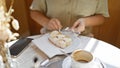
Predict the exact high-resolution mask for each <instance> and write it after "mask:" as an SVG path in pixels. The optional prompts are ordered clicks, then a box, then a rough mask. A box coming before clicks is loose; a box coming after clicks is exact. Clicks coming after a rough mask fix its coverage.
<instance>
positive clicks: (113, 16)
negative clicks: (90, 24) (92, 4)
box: [93, 0, 120, 47]
mask: <svg viewBox="0 0 120 68" xmlns="http://www.w3.org/2000/svg"><path fill="white" fill-rule="evenodd" d="M108 1H109V13H110V18H108V20H107V21H106V22H105V24H103V25H101V26H99V27H96V28H95V29H94V30H93V32H94V35H95V37H96V38H98V39H100V40H103V41H106V42H108V43H110V44H113V45H115V46H117V47H120V8H119V7H120V4H119V3H120V0H114V1H113V0H108Z"/></svg>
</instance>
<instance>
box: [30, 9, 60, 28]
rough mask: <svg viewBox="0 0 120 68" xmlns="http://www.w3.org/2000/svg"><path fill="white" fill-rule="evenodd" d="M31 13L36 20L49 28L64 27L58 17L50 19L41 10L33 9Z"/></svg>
mask: <svg viewBox="0 0 120 68" xmlns="http://www.w3.org/2000/svg"><path fill="white" fill-rule="evenodd" d="M30 15H31V18H32V19H33V20H34V21H36V22H37V23H39V24H40V25H42V26H43V27H45V28H47V29H48V30H58V29H61V27H62V25H61V23H60V21H59V20H58V19H56V18H52V19H50V18H48V17H47V16H45V15H44V14H43V13H41V12H39V11H35V10H31V12H30Z"/></svg>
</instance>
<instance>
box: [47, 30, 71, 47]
mask: <svg viewBox="0 0 120 68" xmlns="http://www.w3.org/2000/svg"><path fill="white" fill-rule="evenodd" d="M48 39H49V41H50V42H51V43H53V44H54V45H56V46H57V47H60V48H66V47H67V46H70V45H71V43H72V39H71V37H69V36H67V35H64V34H62V33H61V32H59V31H52V32H51V33H50V36H49V38H48Z"/></svg>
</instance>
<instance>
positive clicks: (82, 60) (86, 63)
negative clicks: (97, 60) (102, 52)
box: [71, 50, 94, 68]
mask: <svg viewBox="0 0 120 68" xmlns="http://www.w3.org/2000/svg"><path fill="white" fill-rule="evenodd" d="M71 58H72V62H71V67H72V68H94V67H93V65H94V57H93V55H92V54H91V53H90V52H88V51H85V50H75V51H74V52H73V53H72V54H71Z"/></svg>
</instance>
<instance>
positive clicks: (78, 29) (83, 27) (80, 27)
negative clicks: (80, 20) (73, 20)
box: [77, 24, 85, 32]
mask: <svg viewBox="0 0 120 68" xmlns="http://www.w3.org/2000/svg"><path fill="white" fill-rule="evenodd" d="M84 30H85V26H84V25H83V24H80V25H79V26H78V28H77V32H82V31H84Z"/></svg>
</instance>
